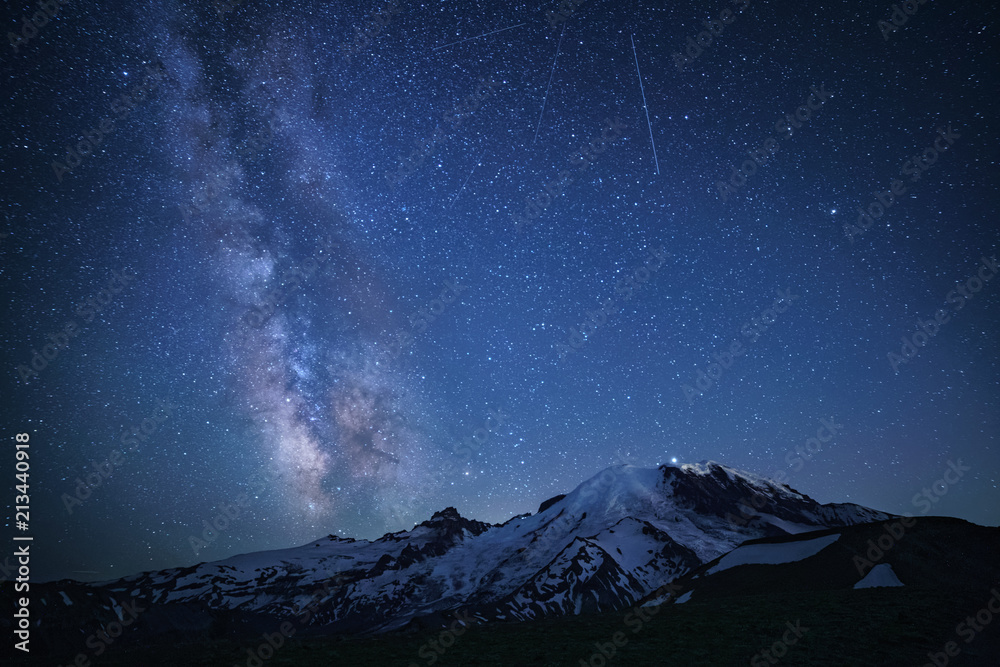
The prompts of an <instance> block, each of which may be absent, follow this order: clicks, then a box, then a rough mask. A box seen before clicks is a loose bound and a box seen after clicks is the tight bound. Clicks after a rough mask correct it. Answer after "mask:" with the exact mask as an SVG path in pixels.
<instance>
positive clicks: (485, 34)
mask: <svg viewBox="0 0 1000 667" xmlns="http://www.w3.org/2000/svg"><path fill="white" fill-rule="evenodd" d="M522 25H528V24H527V22H525V23H518V24H517V25H512V26H510V27H509V28H500V29H499V30H493V31H492V32H484V33H483V34H481V35H476V36H475V37H466V38H465V39H460V40H458V41H457V42H452V43H450V44H444V45H443V46H435V47H434V48H433V49H431V51H437V50H439V49H446V48H448V47H449V46H455V45H456V44H461V43H462V42H468V41H469V40H471V39H479V38H480V37H486V36H487V35H493V34H496V33H498V32H503V31H504V30H513V29H514V28H520V27H521V26H522Z"/></svg>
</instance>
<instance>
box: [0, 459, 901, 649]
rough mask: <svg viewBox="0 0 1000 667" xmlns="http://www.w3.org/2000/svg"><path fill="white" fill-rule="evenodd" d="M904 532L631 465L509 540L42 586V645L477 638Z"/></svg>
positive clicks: (432, 538)
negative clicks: (730, 566)
mask: <svg viewBox="0 0 1000 667" xmlns="http://www.w3.org/2000/svg"><path fill="white" fill-rule="evenodd" d="M892 518H894V517H893V516H892V515H889V514H886V513H884V512H879V511H876V510H872V509H868V508H865V507H861V506H858V505H852V504H820V503H817V502H816V501H815V500H813V499H812V498H809V497H808V496H806V495H804V494H801V493H799V492H797V491H795V490H794V489H792V488H791V487H789V486H787V485H783V484H778V483H775V482H773V481H770V480H767V479H764V478H761V477H758V476H756V475H752V474H749V473H746V472H741V471H737V470H734V469H732V468H729V467H727V466H724V465H721V464H718V463H714V462H703V463H701V464H696V465H681V466H662V467H660V468H656V469H644V468H637V467H634V466H629V465H620V466H614V467H611V468H608V469H606V470H604V471H602V472H601V473H600V474H599V475H596V476H594V477H593V478H591V479H589V480H587V481H586V482H584V483H583V484H581V485H579V486H578V487H577V488H576V489H574V490H573V491H571V492H570V493H568V494H565V495H562V496H556V497H555V498H551V499H549V500H547V501H545V502H543V503H541V505H540V507H539V511H538V512H536V513H534V514H530V515H520V516H516V517H513V518H512V519H510V520H508V521H506V522H505V523H503V524H499V525H492V524H487V523H483V522H479V521H475V520H471V519H467V518H464V517H462V516H461V515H459V513H458V512H457V511H456V510H455V509H454V508H450V507H449V508H446V509H444V510H442V511H440V512H437V513H435V514H434V515H433V516H432V517H431V518H430V519H428V520H427V521H424V522H422V523H420V524H419V525H416V526H414V527H413V529H411V530H409V531H401V532H397V533H391V534H387V535H384V536H383V537H381V538H379V539H377V540H374V541H368V540H354V539H343V538H338V537H335V536H333V535H330V536H327V537H324V538H322V539H319V540H317V541H315V542H312V543H310V544H306V545H303V546H298V547H293V548H289V549H282V550H276V551H265V552H258V553H250V554H244V555H239V556H233V557H231V558H227V559H224V560H220V561H215V562H209V563H201V564H198V565H194V566H191V567H184V568H174V569H168V570H160V571H155V572H145V573H142V574H138V575H134V576H129V577H125V578H123V579H118V580H114V581H107V582H100V583H96V584H82V583H79V582H73V581H62V582H53V583H51V584H40V585H38V584H33V585H32V590H33V596H34V598H35V600H38V601H39V604H37V605H35V609H36V611H35V616H34V622H36V623H37V624H38V627H37V630H36V631H35V635H34V637H35V639H36V640H39V641H38V642H37V644H38V645H44V646H47V647H49V648H50V650H51V651H52V652H53V653H54V654H60V655H61V654H67V655H68V656H69V658H70V659H71V658H72V654H74V653H76V652H78V651H84V650H86V649H85V648H84V647H85V646H86V645H88V644H87V642H88V640H89V639H91V638H92V637H93V636H94V635H95V633H97V636H98V637H99V638H100V636H101V635H100V634H99V633H100V632H101V631H103V629H104V628H105V627H106V626H107V625H108V624H109V623H112V622H114V621H117V622H118V623H122V624H123V625H124V621H125V620H127V619H129V618H130V617H129V616H128V614H130V613H131V614H133V615H135V616H136V618H135V622H134V625H133V627H132V628H130V629H129V631H128V632H127V633H123V636H122V640H121V641H122V642H131V641H135V642H139V641H142V642H152V641H156V640H162V641H170V642H173V641H177V640H180V639H184V640H195V639H207V638H211V637H219V636H226V637H231V638H236V637H241V636H258V635H259V634H260V633H261V632H264V631H268V630H273V628H274V627H275V626H276V623H277V622H280V621H282V620H287V619H289V618H293V619H295V621H296V623H297V627H298V628H299V634H300V636H301V635H308V634H325V635H328V634H372V633H383V632H386V631H390V630H395V629H400V628H404V627H406V626H408V625H413V626H417V627H426V626H435V625H439V624H440V623H441V622H442V619H450V618H451V617H452V616H453V615H455V614H457V613H458V612H461V614H462V615H463V617H464V618H465V619H467V621H463V622H472V623H475V622H485V621H495V620H497V621H503V620H528V619H538V618H542V617H553V616H563V615H573V614H581V613H590V612H598V611H608V610H618V609H623V608H626V607H628V606H630V605H633V604H635V603H636V602H638V601H640V600H643V599H644V598H646V597H647V596H648V595H650V594H651V592H653V591H655V590H656V589H657V588H659V587H661V586H663V585H665V584H667V583H669V582H672V581H674V580H677V579H679V578H682V577H684V575H686V574H688V573H690V572H693V571H695V570H697V569H698V568H701V567H703V566H704V565H705V564H706V563H710V562H712V561H714V560H715V559H717V558H719V557H720V556H723V555H724V554H727V553H730V552H732V551H733V550H734V549H736V548H737V547H738V546H739V545H740V544H742V543H744V542H746V541H747V540H754V539H759V538H775V537H780V536H794V535H797V534H800V533H805V532H808V531H814V530H817V529H824V528H834V527H836V528H840V527H845V526H855V525H859V524H866V523H869V522H873V521H884V520H887V519H892ZM0 591H2V592H0V598H8V597H13V592H12V591H11V590H10V588H9V587H7V588H3V589H0ZM33 604H34V603H33ZM128 605H132V606H131V607H129V606H128ZM136 610H137V611H136ZM4 624H7V625H9V624H10V621H9V619H3V620H2V621H0V625H4ZM5 629H6V626H5ZM11 629H12V628H11ZM39 648H41V646H39ZM70 661H71V660H70Z"/></svg>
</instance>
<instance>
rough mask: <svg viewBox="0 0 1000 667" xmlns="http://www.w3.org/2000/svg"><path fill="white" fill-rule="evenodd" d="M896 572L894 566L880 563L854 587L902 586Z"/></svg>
mask: <svg viewBox="0 0 1000 667" xmlns="http://www.w3.org/2000/svg"><path fill="white" fill-rule="evenodd" d="M902 585H903V582H902V581H900V580H899V577H897V576H896V573H895V572H893V571H892V566H891V565H889V564H888V563H879V564H878V565H876V566H875V567H873V568H872V569H871V571H870V572H869V573H868V574H866V575H865V576H864V578H863V579H862V580H861V581H859V582H858V583H856V584H854V588H878V587H880V586H902Z"/></svg>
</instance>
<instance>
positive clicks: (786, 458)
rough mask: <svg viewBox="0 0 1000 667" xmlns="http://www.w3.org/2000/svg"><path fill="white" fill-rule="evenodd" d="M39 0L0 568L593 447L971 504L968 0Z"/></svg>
mask: <svg viewBox="0 0 1000 667" xmlns="http://www.w3.org/2000/svg"><path fill="white" fill-rule="evenodd" d="M43 4H44V3H43ZM50 4H53V6H55V7H58V14H57V15H56V16H55V18H53V19H51V20H49V19H48V18H47V17H46V16H45V15H44V13H43V14H42V15H41V17H40V18H38V17H37V15H36V18H37V23H39V24H42V25H41V27H38V28H35V29H34V32H33V30H32V29H31V26H30V16H31V14H32V13H33V12H34V11H40V10H38V7H37V5H36V4H30V5H29V4H27V3H23V8H22V6H21V5H17V4H15V5H14V6H11V5H8V7H7V9H6V10H5V14H4V16H5V18H4V21H5V26H6V28H5V30H4V32H8V31H12V32H11V33H10V34H13V35H15V37H14V38H11V37H10V36H8V39H7V40H5V42H8V43H5V44H4V45H3V49H4V50H3V52H2V56H0V68H2V70H0V71H2V75H3V81H4V88H5V91H6V92H5V95H4V99H3V102H2V109H0V111H2V121H0V129H2V136H3V152H2V158H0V176H2V195H0V196H2V208H3V211H4V216H5V221H4V223H3V228H2V229H0V234H2V238H0V279H2V293H3V302H4V305H5V314H4V319H3V324H2V330H0V341H2V347H3V364H2V365H3V368H4V369H5V370H4V376H3V380H2V382H3V397H4V398H3V403H2V408H0V410H2V412H0V424H2V425H3V429H4V433H3V434H2V435H3V437H9V438H10V440H11V442H12V443H13V438H14V434H15V433H19V432H27V433H29V434H30V437H31V449H30V452H31V466H32V467H31V493H30V498H31V518H32V521H31V534H32V535H34V536H35V542H34V546H33V550H34V551H33V561H32V577H33V578H34V579H36V580H47V579H55V578H62V577H73V578H77V579H81V580H101V579H109V578H113V577H118V576H124V575H126V574H130V573H133V572H137V571H140V570H149V569H156V568H163V567H172V566H178V565H189V564H193V563H195V562H200V561H205V560H216V559H220V558H224V557H227V556H229V555H232V554H236V553H243V552H248V551H255V550H262V549H274V548H282V547H287V546H292V545H296V544H301V543H305V542H308V541H311V540H313V539H318V538H320V537H323V536H325V535H327V534H330V533H333V534H336V535H340V536H345V537H348V536H349V537H358V538H368V539H374V538H377V537H379V536H381V535H382V534H384V533H386V532H390V531H398V530H402V529H408V528H410V527H412V526H413V524H414V523H418V522H420V521H423V520H425V519H427V518H429V517H430V515H431V514H432V513H433V512H434V511H437V510H440V509H442V508H444V507H447V506H454V507H456V508H458V510H459V511H460V512H461V514H462V515H463V516H466V517H470V518H475V519H479V520H483V521H489V522H502V521H504V520H506V519H508V518H509V517H511V516H513V515H515V514H518V513H523V512H533V511H535V510H537V507H538V504H539V503H540V502H541V501H542V500H545V499H546V498H548V497H551V496H553V495H556V494H558V493H565V492H568V491H569V490H571V489H572V488H574V487H575V486H576V485H577V484H579V483H580V482H582V481H583V480H585V479H587V478H588V477H590V476H592V475H594V474H595V473H597V472H599V471H600V470H601V469H603V468H605V467H607V466H610V465H613V464H616V463H632V464H635V465H639V466H645V467H652V466H656V465H662V464H670V463H677V464H680V463H685V462H697V461H700V460H705V459H709V460H716V461H719V462H722V463H724V464H727V465H730V466H734V467H737V468H742V469H746V470H749V471H752V472H755V473H758V474H762V475H767V476H774V475H780V477H779V478H780V479H783V480H784V481H786V482H787V483H788V484H790V485H791V486H792V487H794V488H796V489H797V490H799V491H801V492H803V493H806V494H808V495H811V496H813V497H814V498H816V499H817V500H819V501H821V502H832V501H837V502H848V501H849V502H856V503H860V504H863V505H867V506H870V507H874V508H877V509H881V510H885V511H889V512H898V513H904V512H911V513H913V514H917V515H919V514H922V513H930V514H942V515H948V516H956V517H961V518H964V519H968V520H970V521H974V522H977V523H981V524H987V525H997V524H998V523H1000V472H998V471H1000V419H998V418H1000V405H998V403H1000V400H998V399H1000V383H998V371H1000V345H998V339H997V332H998V330H1000V278H997V279H993V280H990V278H992V277H993V274H994V273H996V272H997V271H998V270H1000V269H998V268H997V267H996V265H995V262H996V257H997V256H998V254H1000V247H998V246H1000V239H998V225H997V221H998V220H1000V217H998V209H1000V205H998V204H1000V197H998V194H997V190H998V188H1000V165H998V155H1000V154H998V150H997V137H998V127H997V110H998V106H1000V97H998V96H997V89H998V86H997V79H998V76H997V75H998V73H1000V67H998V65H1000V63H998V58H997V52H996V45H997V44H998V43H1000V40H998V35H997V15H998V10H997V9H996V8H994V7H993V6H992V3H978V4H976V3H973V4H959V5H955V4H951V3H944V2H926V3H924V4H919V5H918V4H916V3H914V4H913V7H911V6H910V5H909V4H908V5H907V8H910V9H911V10H912V9H913V8H915V10H916V11H915V13H913V14H912V15H907V14H905V12H903V11H902V10H900V12H899V13H898V15H897V17H896V20H897V22H900V23H902V21H903V19H905V23H902V25H901V26H898V27H897V29H894V30H891V29H889V28H888V27H887V26H890V25H891V23H890V21H891V17H892V15H893V5H892V4H891V3H889V2H875V3H864V6H863V7H862V3H849V2H833V3H824V4H821V5H802V4H800V3H792V2H767V3H765V2H754V1H753V0H739V1H737V2H732V1H730V0H719V1H718V2H715V3H709V4H706V3H695V2H690V1H682V2H678V3H666V4H669V5H670V7H666V8H660V7H654V6H651V5H652V4H653V3H643V2H634V1H632V2H628V1H627V2H624V3H616V2H612V1H610V0H572V1H570V0H567V1H566V2H564V3H563V5H562V7H560V5H559V3H558V2H556V1H555V0H552V1H550V2H544V3H531V4H508V3H485V2H484V3H472V2H454V1H445V2H429V3H416V2H414V3H408V2H404V1H402V0H399V2H398V3H397V4H393V3H392V2H391V1H390V2H385V1H378V2H365V3H360V4H354V5H353V6H350V7H345V6H342V3H339V2H318V1H317V2H308V1H301V2H282V3H277V2H275V3H257V2H252V1H250V0H247V1H246V2H244V3H236V4H230V5H227V4H218V5H215V6H212V4H211V3H189V4H182V3H176V2H166V3H151V2H138V3H136V2H128V3H109V2H101V3H96V4H93V3H74V2H68V3H66V4H65V5H58V3H50ZM22 12H25V14H22ZM558 12H562V14H559V13H558ZM22 16H27V17H29V18H28V24H29V25H28V27H25V24H24V23H23V21H22ZM42 19H45V20H44V21H43V20H42ZM705 21H711V23H708V24H704V23H703V22H705ZM879 21H884V22H886V23H885V24H884V25H883V26H882V27H881V28H880V26H879ZM894 27H895V26H894ZM709 30H713V31H715V32H719V31H720V30H721V33H720V34H716V35H715V36H712V35H711V33H710V32H708V31H709ZM22 31H23V32H22ZM36 33H37V34H36ZM25 34H26V35H34V36H33V37H32V38H31V39H24V38H23V36H22V35H25ZM18 36H22V37H18ZM12 39H13V41H14V42H15V44H13V45H12V44H10V43H9V42H10V41H11V40H12ZM709 39H711V41H710V42H709ZM699 41H700V42H701V45H700V46H699ZM15 45H16V47H17V48H16V49H15ZM633 45H634V50H633ZM637 71H638V74H637ZM640 75H641V76H640ZM640 80H641V86H640ZM859 207H861V209H862V211H861V212H862V213H865V215H866V216H870V217H864V216H859ZM859 218H860V220H859ZM991 258H992V259H991ZM991 267H992V268H991ZM935 318H937V320H936V321H935ZM921 323H922V324H921ZM921 327H923V328H921ZM931 334H933V335H931ZM904 341H905V342H904ZM46 346H48V347H46ZM810 438H814V439H813V440H811V441H810ZM810 448H811V449H812V450H813V451H812V452H810V451H809V449H810ZM949 462H951V464H954V465H953V466H952V467H951V468H949ZM13 467H14V457H13V446H11V448H10V449H9V450H8V454H7V455H5V456H3V457H2V461H0V471H2V472H3V478H4V479H5V480H7V482H5V486H4V489H6V490H4V491H3V498H4V503H5V505H6V506H7V507H8V508H9V511H8V513H7V514H6V515H5V516H6V517H7V518H6V519H5V526H6V528H5V531H7V532H14V528H13V525H12V520H13V516H12V515H13V508H12V506H13V504H14V502H13V499H14V493H15V492H14V490H13V486H14V481H13V479H14V477H13ZM949 469H950V470H952V472H951V473H950V474H949V479H950V480H952V482H953V483H952V482H945V483H942V484H939V485H938V486H937V487H936V488H937V493H935V492H934V491H933V487H934V484H935V482H936V481H937V480H939V479H942V478H943V477H942V476H943V475H944V473H945V472H946V471H948V470H949ZM955 470H959V471H961V475H960V476H959V475H958V473H957V472H954V471H955ZM102 472H103V474H102ZM88 476H89V477H88ZM78 478H79V480H78ZM956 478H957V481H956ZM88 479H89V480H90V481H89V482H88V481H86V480H88ZM923 489H928V490H929V491H928V493H929V494H930V497H931V498H932V499H933V503H932V502H931V500H927V499H923V500H922V498H924V497H923V496H921V495H920V494H921V493H922V490H923ZM915 496H917V497H916V498H915ZM226 512H228V513H229V515H230V517H229V518H228V519H226V520H225V521H224V522H222V523H220V522H218V521H216V524H217V526H218V525H222V524H226V525H224V527H223V528H222V529H220V530H218V531H216V533H215V534H211V533H207V532H204V531H205V524H204V523H203V522H204V521H213V520H215V517H217V516H218V515H220V514H223V516H224V515H225V513H226ZM192 536H194V537H197V538H198V540H203V538H205V537H208V538H211V539H208V540H204V541H202V542H200V543H199V542H198V541H197V540H192Z"/></svg>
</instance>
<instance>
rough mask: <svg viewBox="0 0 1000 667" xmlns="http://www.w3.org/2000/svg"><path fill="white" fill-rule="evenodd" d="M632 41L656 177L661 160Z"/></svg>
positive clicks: (632, 36)
mask: <svg viewBox="0 0 1000 667" xmlns="http://www.w3.org/2000/svg"><path fill="white" fill-rule="evenodd" d="M629 39H631V40H632V56H633V57H634V58H635V75H636V76H637V77H639V90H640V91H642V108H643V109H645V110H646V125H648V126H649V143H651V144H652V145H653V160H654V161H655V162H656V175H657V176H659V175H660V160H659V159H658V158H657V157H656V142H655V141H653V124H652V123H650V122H649V107H648V106H646V90H645V88H643V87H642V74H639V56H637V55H636V54H635V36H634V35H629Z"/></svg>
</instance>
